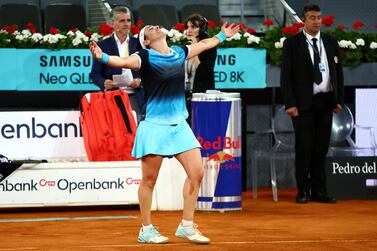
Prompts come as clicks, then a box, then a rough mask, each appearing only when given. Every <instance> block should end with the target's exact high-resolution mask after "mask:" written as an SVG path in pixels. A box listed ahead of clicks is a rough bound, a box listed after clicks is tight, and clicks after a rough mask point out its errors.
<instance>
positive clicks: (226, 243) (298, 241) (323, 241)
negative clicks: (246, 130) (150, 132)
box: [0, 239, 377, 251]
mask: <svg viewBox="0 0 377 251" xmlns="http://www.w3.org/2000/svg"><path fill="white" fill-rule="evenodd" d="M329 242H335V243H336V242H339V243H342V242H343V243H349V242H377V239H374V240H365V239H363V240H346V239H344V240H342V239H334V240H331V239H329V240H296V241H295V240H275V241H228V242H224V241H219V242H217V241H214V242H211V244H212V245H237V244H238V245H240V244H245V245H250V244H281V243H283V244H284V243H329ZM211 244H209V245H210V246H211ZM154 245H156V247H157V246H159V247H161V246H163V245H164V246H165V245H166V246H167V247H171V246H185V245H192V243H190V242H180V243H167V244H154ZM149 246H150V244H139V243H135V244H123V245H93V246H92V245H91V246H66V248H80V249H91V248H96V249H98V248H127V247H149ZM15 250H40V247H25V248H0V251H15Z"/></svg>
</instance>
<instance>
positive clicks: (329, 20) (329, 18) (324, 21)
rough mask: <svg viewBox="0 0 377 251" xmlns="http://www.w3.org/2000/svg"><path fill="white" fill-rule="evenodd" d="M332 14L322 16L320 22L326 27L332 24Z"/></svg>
mask: <svg viewBox="0 0 377 251" xmlns="http://www.w3.org/2000/svg"><path fill="white" fill-rule="evenodd" d="M334 18H335V17H334V16H332V15H330V16H324V17H322V24H324V25H325V26H326V27H330V26H331V25H333V24H334Z"/></svg>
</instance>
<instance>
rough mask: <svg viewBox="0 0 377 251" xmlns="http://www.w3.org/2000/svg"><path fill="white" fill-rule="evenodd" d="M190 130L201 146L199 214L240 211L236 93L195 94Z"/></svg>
mask: <svg viewBox="0 0 377 251" xmlns="http://www.w3.org/2000/svg"><path fill="white" fill-rule="evenodd" d="M191 112H192V129H193V131H194V134H195V136H196V138H197V139H198V141H199V143H200V144H201V146H202V149H201V153H202V157H203V165H204V170H205V173H204V178H203V181H202V184H201V187H200V191H199V197H198V201H197V209H198V210H217V211H225V210H240V209H241V202H242V170H241V99H240V94H239V93H224V92H213V93H194V94H193V97H192V103H191Z"/></svg>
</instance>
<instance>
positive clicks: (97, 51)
mask: <svg viewBox="0 0 377 251" xmlns="http://www.w3.org/2000/svg"><path fill="white" fill-rule="evenodd" d="M89 49H90V52H91V53H92V55H93V57H94V58H95V59H98V60H100V59H101V58H102V50H101V48H100V47H99V46H98V45H97V43H96V42H95V41H92V42H90V44H89Z"/></svg>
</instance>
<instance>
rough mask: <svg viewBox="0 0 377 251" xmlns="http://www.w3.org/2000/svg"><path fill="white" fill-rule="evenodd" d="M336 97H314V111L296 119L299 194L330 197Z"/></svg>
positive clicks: (328, 95) (322, 95) (301, 114)
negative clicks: (328, 171) (329, 167)
mask: <svg viewBox="0 0 377 251" xmlns="http://www.w3.org/2000/svg"><path fill="white" fill-rule="evenodd" d="M333 108H334V105H333V93H320V94H317V95H314V96H313V104H312V109H311V110H310V111H300V110H299V116H297V117H294V118H292V121H293V126H294V130H295V151H296V163H295V166H296V183H297V188H298V189H299V191H305V192H311V193H312V194H313V193H324V194H325V193H326V172H325V160H326V154H327V151H328V149H329V144H330V135H331V125H332V110H333Z"/></svg>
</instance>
